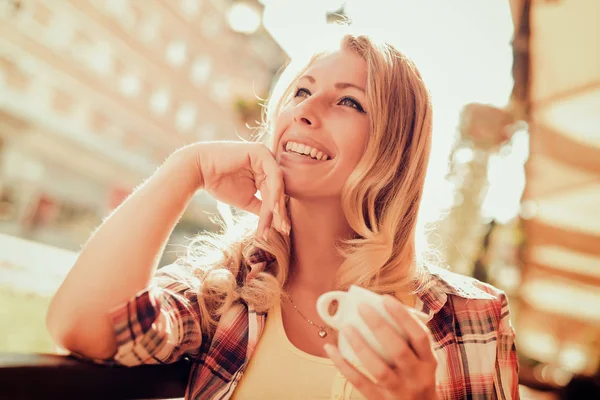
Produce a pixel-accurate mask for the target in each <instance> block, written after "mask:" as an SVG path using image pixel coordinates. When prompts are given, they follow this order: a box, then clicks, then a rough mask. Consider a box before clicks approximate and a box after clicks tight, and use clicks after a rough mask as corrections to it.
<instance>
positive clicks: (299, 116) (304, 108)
mask: <svg viewBox="0 0 600 400" xmlns="http://www.w3.org/2000/svg"><path fill="white" fill-rule="evenodd" d="M314 103H315V102H314V100H313V99H310V98H309V99H306V100H304V101H303V102H302V103H300V104H298V105H297V106H296V108H295V109H294V113H293V117H294V122H297V123H299V124H301V125H304V126H310V127H311V128H316V127H318V126H319V123H320V118H319V116H318V112H317V110H316V108H317V104H314Z"/></svg>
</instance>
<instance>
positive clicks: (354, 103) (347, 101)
mask: <svg viewBox="0 0 600 400" xmlns="http://www.w3.org/2000/svg"><path fill="white" fill-rule="evenodd" d="M338 104H341V105H344V106H349V107H352V108H356V109H357V110H358V111H359V112H361V113H364V112H365V109H364V108H363V107H362V106H361V105H360V103H359V102H358V100H356V99H354V98H352V97H348V96H346V97H344V98H342V99H341V100H340V102H339V103H338Z"/></svg>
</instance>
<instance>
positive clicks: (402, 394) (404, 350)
mask: <svg viewBox="0 0 600 400" xmlns="http://www.w3.org/2000/svg"><path fill="white" fill-rule="evenodd" d="M384 298H385V299H384V305H385V307H386V309H387V310H388V312H389V313H390V315H392V316H393V317H394V319H395V321H396V322H397V323H398V325H399V326H400V328H401V329H402V330H403V331H404V332H405V333H406V336H407V338H408V339H407V340H405V339H403V338H402V337H401V336H400V335H399V334H398V332H397V331H396V329H395V328H394V327H393V326H391V325H390V324H389V323H388V322H387V321H386V320H385V319H383V318H382V317H381V315H380V314H379V313H378V312H377V311H376V310H375V309H374V308H372V307H371V306H369V305H366V304H362V305H361V306H360V307H359V312H360V315H361V317H362V318H363V320H364V321H365V322H366V324H367V325H368V326H369V328H370V329H371V331H372V332H373V334H374V335H375V337H376V338H377V340H378V341H379V342H380V343H381V344H383V345H384V346H385V348H386V350H388V353H389V354H390V355H391V358H392V359H393V360H394V362H393V365H389V364H388V363H387V362H386V361H385V360H384V359H382V358H381V357H380V356H379V354H378V353H377V352H375V351H374V350H373V349H372V348H371V346H370V345H369V344H368V343H367V342H366V341H365V339H363V337H362V335H361V334H360V333H359V332H358V331H357V330H356V329H353V328H351V329H348V330H342V331H341V332H340V334H341V335H346V338H347V339H348V342H349V343H350V345H351V346H352V349H353V350H354V352H355V353H356V356H357V357H358V358H359V359H360V361H361V363H362V365H363V366H364V368H365V369H366V371H367V372H368V374H370V375H371V376H372V377H373V378H374V379H375V381H376V382H377V383H373V381H371V380H370V379H369V378H367V377H366V376H365V375H363V374H362V373H360V372H359V371H358V370H357V369H356V368H354V367H353V366H352V365H350V364H349V363H348V362H347V361H346V360H345V359H344V358H342V355H341V354H340V352H339V350H338V349H337V347H335V346H332V345H325V351H326V352H327V354H328V356H329V358H331V360H333V362H334V364H335V366H336V367H337V368H338V369H339V371H340V372H341V373H342V374H344V376H345V377H346V379H348V381H349V382H350V383H352V385H353V386H354V387H355V388H356V389H357V390H358V391H359V392H361V393H362V394H363V395H364V396H365V397H366V398H367V399H435V398H437V397H436V388H435V370H436V367H437V360H436V358H435V354H434V353H433V349H432V347H431V342H430V339H429V337H430V336H429V332H428V330H427V328H426V327H425V325H424V324H423V323H422V322H421V321H419V320H418V319H417V318H416V317H415V316H413V315H412V313H410V312H409V311H408V310H407V309H406V308H405V306H404V305H403V304H402V303H401V302H400V301H398V300H397V299H395V298H393V297H392V296H384Z"/></svg>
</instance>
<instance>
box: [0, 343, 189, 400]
mask: <svg viewBox="0 0 600 400" xmlns="http://www.w3.org/2000/svg"><path fill="white" fill-rule="evenodd" d="M190 367H191V364H190V363H189V362H185V361H182V362H178V363H175V364H169V365H147V366H140V367H131V368H128V367H118V366H117V367H106V366H100V365H94V364H89V363H85V362H82V361H79V360H76V359H74V358H72V357H70V356H65V355H54V354H18V353H0V398H1V399H19V400H27V399H57V400H67V399H103V400H106V399H111V400H113V399H173V398H182V397H183V396H184V394H185V387H186V384H187V379H188V375H189V372H190Z"/></svg>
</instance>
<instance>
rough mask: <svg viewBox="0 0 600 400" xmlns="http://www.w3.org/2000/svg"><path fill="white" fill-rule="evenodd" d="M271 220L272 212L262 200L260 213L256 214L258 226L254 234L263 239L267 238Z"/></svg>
mask: <svg viewBox="0 0 600 400" xmlns="http://www.w3.org/2000/svg"><path fill="white" fill-rule="evenodd" d="M272 220H273V212H272V211H271V208H270V207H269V206H268V205H267V203H266V202H264V201H263V202H262V206H261V208H260V214H259V216H258V228H257V230H256V234H257V236H258V237H260V238H261V239H263V240H265V241H266V240H267V239H268V237H269V229H270V227H271V222H272Z"/></svg>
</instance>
